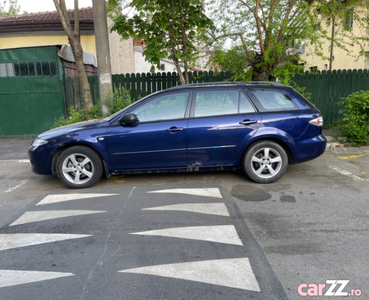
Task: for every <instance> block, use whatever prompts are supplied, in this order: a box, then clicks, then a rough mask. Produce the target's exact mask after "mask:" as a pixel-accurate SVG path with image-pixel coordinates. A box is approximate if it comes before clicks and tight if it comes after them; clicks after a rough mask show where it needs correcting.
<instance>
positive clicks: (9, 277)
mask: <svg viewBox="0 0 369 300" xmlns="http://www.w3.org/2000/svg"><path fill="white" fill-rule="evenodd" d="M69 276H74V274H73V273H58V272H40V271H18V270H17V271H15V270H0V288H2V287H8V286H15V285H20V284H25V283H32V282H38V281H43V280H52V279H58V278H63V277H69Z"/></svg>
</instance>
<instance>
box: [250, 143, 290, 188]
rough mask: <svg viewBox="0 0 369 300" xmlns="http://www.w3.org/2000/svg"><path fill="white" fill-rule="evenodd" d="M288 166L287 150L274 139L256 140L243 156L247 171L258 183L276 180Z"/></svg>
mask: <svg viewBox="0 0 369 300" xmlns="http://www.w3.org/2000/svg"><path fill="white" fill-rule="evenodd" d="M287 166H288V157H287V153H286V151H285V150H284V149H283V147H282V146H280V145H279V144H277V143H275V142H272V141H260V142H256V143H255V144H253V145H252V146H251V147H250V148H249V149H248V150H247V152H246V153H245V155H244V156H243V168H244V171H245V173H246V174H247V176H248V177H249V178H250V179H251V180H253V181H255V182H257V183H272V182H276V181H277V180H279V179H280V178H281V177H282V176H283V175H284V173H285V172H286V170H287Z"/></svg>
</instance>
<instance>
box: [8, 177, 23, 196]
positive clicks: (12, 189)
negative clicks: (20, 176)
mask: <svg viewBox="0 0 369 300" xmlns="http://www.w3.org/2000/svg"><path fill="white" fill-rule="evenodd" d="M27 182H28V180H22V181H21V183H20V184H18V185H17V186H15V187H12V188H10V189H8V190H6V191H5V193H11V192H12V191H14V190H15V189H17V188H19V187H21V186H22V185H25V184H26V183H27Z"/></svg>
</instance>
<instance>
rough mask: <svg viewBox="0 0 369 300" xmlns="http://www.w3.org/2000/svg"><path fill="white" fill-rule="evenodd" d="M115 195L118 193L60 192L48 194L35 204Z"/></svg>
mask: <svg viewBox="0 0 369 300" xmlns="http://www.w3.org/2000/svg"><path fill="white" fill-rule="evenodd" d="M117 195H119V194H60V195H48V196H46V197H45V198H44V199H42V200H41V201H40V202H39V203H37V204H36V205H44V204H51V203H59V202H64V201H71V200H79V199H88V198H98V197H109V196H117Z"/></svg>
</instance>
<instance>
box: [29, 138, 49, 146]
mask: <svg viewBox="0 0 369 300" xmlns="http://www.w3.org/2000/svg"><path fill="white" fill-rule="evenodd" d="M47 143H48V141H46V140H41V139H35V140H34V141H33V143H32V147H39V146H42V145H45V144H47Z"/></svg>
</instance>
